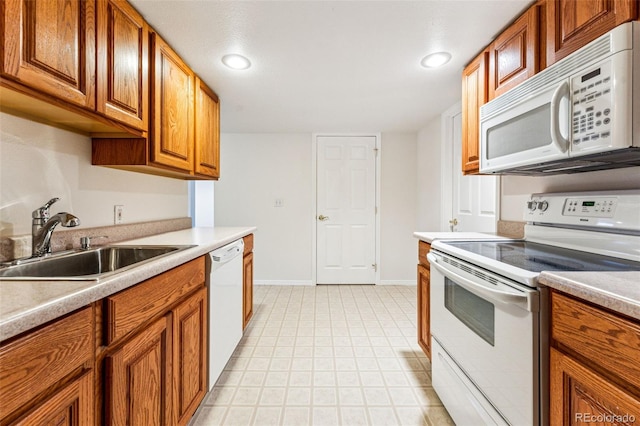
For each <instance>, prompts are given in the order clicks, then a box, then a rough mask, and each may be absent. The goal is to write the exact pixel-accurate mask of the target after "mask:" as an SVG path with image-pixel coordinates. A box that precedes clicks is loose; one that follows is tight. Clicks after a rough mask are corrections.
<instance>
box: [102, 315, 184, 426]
mask: <svg viewBox="0 0 640 426" xmlns="http://www.w3.org/2000/svg"><path fill="white" fill-rule="evenodd" d="M168 327H169V317H166V316H165V317H162V318H160V319H159V320H157V321H156V322H154V323H153V324H152V325H151V326H149V327H147V329H146V330H144V331H142V332H141V333H139V334H138V335H137V336H135V337H133V338H132V339H130V340H129V341H127V342H126V343H125V344H124V345H123V346H122V347H121V348H120V349H119V350H117V351H116V352H114V353H113V354H112V355H110V356H108V357H107V358H106V360H105V362H106V371H107V378H106V382H105V389H106V390H107V398H106V410H105V414H106V422H107V424H109V425H149V426H151V425H164V424H170V422H169V419H171V411H170V408H171V405H170V404H169V403H168V402H169V401H171V381H170V376H169V373H170V361H171V358H170V355H169V354H170V348H169V347H168V346H169V345H170V344H171V342H170V340H169V338H168V332H167V329H168Z"/></svg>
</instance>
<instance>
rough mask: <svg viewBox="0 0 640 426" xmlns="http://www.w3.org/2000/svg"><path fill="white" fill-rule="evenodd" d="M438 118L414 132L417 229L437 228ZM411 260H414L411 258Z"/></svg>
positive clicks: (439, 146)
mask: <svg viewBox="0 0 640 426" xmlns="http://www.w3.org/2000/svg"><path fill="white" fill-rule="evenodd" d="M441 135H442V133H441V117H440V116H437V117H435V118H434V119H433V120H431V121H430V122H429V123H427V125H426V126H425V127H423V128H422V129H420V131H419V132H418V140H417V153H416V163H417V174H416V178H417V183H416V185H417V188H416V193H417V216H418V217H417V219H418V220H417V228H416V231H439V230H440V220H441V218H440V214H441V209H440V200H441V196H442V184H441V182H442V166H441V165H442V158H441V157H442V152H441V151H442V149H441V146H442V144H441ZM414 260H415V259H414Z"/></svg>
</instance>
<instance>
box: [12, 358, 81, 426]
mask: <svg viewBox="0 0 640 426" xmlns="http://www.w3.org/2000/svg"><path fill="white" fill-rule="evenodd" d="M92 422H93V371H92V370H89V371H87V372H86V373H84V374H83V375H82V376H80V377H78V378H77V379H76V380H74V381H72V382H71V383H69V384H68V385H67V386H65V387H64V388H62V389H61V390H59V391H58V392H56V393H55V394H54V395H53V396H51V397H50V398H48V399H47V400H46V401H45V402H43V403H42V404H40V405H39V406H37V407H36V408H35V410H33V411H32V412H30V413H29V414H28V415H27V416H26V417H24V418H22V419H21V420H19V421H17V422H15V423H14V424H15V425H24V426H28V425H56V426H63V425H68V426H82V425H90V424H91V423H92Z"/></svg>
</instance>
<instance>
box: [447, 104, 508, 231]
mask: <svg viewBox="0 0 640 426" xmlns="http://www.w3.org/2000/svg"><path fill="white" fill-rule="evenodd" d="M458 114H462V102H461V101H458V102H456V103H455V104H453V105H452V106H450V107H449V108H447V109H446V110H444V111H443V112H442V114H441V115H440V148H441V149H440V164H441V166H440V182H441V191H442V192H441V193H440V230H441V231H446V232H448V231H449V230H450V229H449V218H450V217H452V216H453V181H452V180H451V171H450V170H449V168H448V167H446V166H448V165H453V161H454V158H453V144H454V143H456V141H454V140H453V117H455V116H456V115H458ZM459 143H462V141H460V142H459ZM460 161H462V159H460ZM497 177H498V179H496V232H497V227H498V224H497V221H499V220H500V213H501V212H500V198H501V195H502V176H500V175H498V176H497Z"/></svg>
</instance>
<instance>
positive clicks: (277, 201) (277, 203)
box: [273, 198, 284, 207]
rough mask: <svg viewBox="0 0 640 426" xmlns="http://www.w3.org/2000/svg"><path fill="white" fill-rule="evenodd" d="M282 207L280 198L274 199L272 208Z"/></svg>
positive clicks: (282, 201)
mask: <svg viewBox="0 0 640 426" xmlns="http://www.w3.org/2000/svg"><path fill="white" fill-rule="evenodd" d="M282 206H284V200H283V199H282V198H276V201H275V202H274V203H273V207H282Z"/></svg>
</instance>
